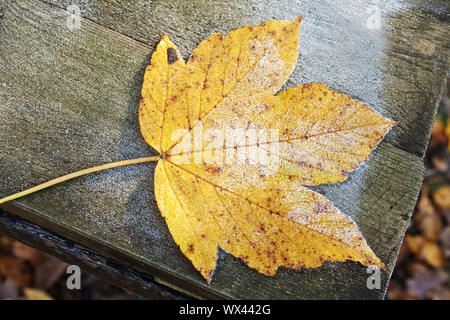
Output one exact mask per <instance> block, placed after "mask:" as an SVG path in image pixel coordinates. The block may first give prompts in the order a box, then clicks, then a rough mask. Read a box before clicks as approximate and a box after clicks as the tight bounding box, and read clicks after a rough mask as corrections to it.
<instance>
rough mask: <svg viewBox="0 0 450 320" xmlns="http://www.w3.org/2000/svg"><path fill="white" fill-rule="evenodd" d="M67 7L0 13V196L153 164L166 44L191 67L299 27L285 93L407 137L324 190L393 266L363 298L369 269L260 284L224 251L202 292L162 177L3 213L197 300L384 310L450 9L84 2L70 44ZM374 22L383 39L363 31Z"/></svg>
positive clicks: (21, 204) (68, 187)
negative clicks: (147, 75) (149, 70)
mask: <svg viewBox="0 0 450 320" xmlns="http://www.w3.org/2000/svg"><path fill="white" fill-rule="evenodd" d="M71 3H72V2H71V1H25V0H19V1H6V0H0V115H1V117H0V142H1V144H0V145H1V149H0V196H6V195H8V194H11V193H13V192H17V191H20V190H22V189H25V188H27V187H30V186H33V185H35V184H38V183H42V182H44V181H46V180H49V179H51V178H54V177H57V176H60V175H63V174H66V173H70V172H73V171H76V170H79V169H83V168H86V167H90V166H92V165H96V164H100V163H105V162H110V161H117V160H122V159H129V158H135V157H140V156H147V155H151V154H155V152H154V151H153V150H151V148H150V147H148V146H147V145H146V144H145V143H144V141H143V139H142V137H141V135H140V133H139V128H138V122H137V108H138V101H139V99H140V88H141V85H142V79H143V71H144V68H145V66H146V64H147V63H148V61H149V58H150V56H151V54H152V52H153V49H154V47H155V45H156V44H157V42H158V41H159V39H160V38H161V36H162V34H163V33H167V34H168V35H169V36H170V37H171V39H172V40H173V41H174V42H175V43H176V45H177V46H178V47H179V48H180V51H181V53H182V54H183V56H184V57H185V58H187V57H189V54H190V52H191V51H192V50H193V49H194V48H195V46H196V45H197V44H198V43H199V42H200V41H201V40H202V39H204V38H205V37H207V36H208V35H210V34H212V33H214V32H216V31H220V32H223V33H227V32H228V31H230V30H232V29H235V28H238V27H241V26H243V25H247V24H257V23H260V22H263V21H266V20H270V19H284V20H285V19H292V18H294V17H296V16H299V15H302V16H304V19H303V21H302V34H301V43H300V55H299V61H298V64H297V67H296V69H295V70H294V72H293V74H292V76H291V77H290V79H289V80H288V82H287V83H286V85H285V88H290V87H293V86H296V85H298V84H301V83H308V82H312V81H316V82H325V83H327V84H328V86H329V87H331V88H333V89H335V90H338V91H340V92H344V93H347V94H350V95H351V96H352V97H354V98H356V99H358V100H361V101H363V102H365V103H367V104H368V105H370V106H371V107H372V108H374V109H375V110H377V111H379V112H380V113H381V114H383V115H384V116H387V117H389V118H391V119H393V120H397V121H399V122H400V125H398V126H397V127H396V128H394V129H393V130H392V131H391V132H390V133H389V134H388V136H387V137H386V139H385V140H384V141H383V142H382V143H381V144H380V145H379V146H378V148H377V149H376V150H375V151H374V152H373V156H372V158H371V159H370V160H369V161H368V162H367V163H365V164H364V165H362V166H361V167H360V168H359V169H358V170H357V171H355V172H353V173H351V174H350V177H349V179H348V180H347V181H345V182H344V183H342V184H336V185H323V186H320V187H316V188H315V190H317V191H319V192H321V193H322V194H324V195H325V196H326V197H328V198H329V199H331V200H332V201H333V202H334V203H335V204H336V206H337V207H339V208H340V209H341V210H342V211H343V212H345V213H346V214H348V215H349V216H351V217H352V218H353V219H354V220H355V221H356V222H357V223H358V225H359V227H360V229H361V231H362V233H363V235H364V236H365V238H366V239H367V241H368V243H369V245H370V246H371V247H372V249H373V250H374V251H375V253H376V254H377V255H378V256H379V257H380V258H381V259H382V261H383V262H384V263H385V264H386V266H387V270H386V271H385V272H382V286H381V288H380V289H373V290H370V289H368V288H367V286H366V280H367V277H368V276H369V274H368V273H367V269H366V268H365V267H363V266H361V265H359V264H357V263H352V262H346V263H327V264H325V265H324V266H323V267H322V268H318V269H302V270H287V269H280V270H279V271H278V273H277V275H276V276H275V277H265V276H263V275H260V274H258V273H257V272H256V271H254V270H252V269H249V268H248V267H247V266H246V265H245V264H244V263H243V262H241V261H240V260H237V259H235V258H233V257H232V256H230V255H229V254H227V253H225V252H223V251H220V252H219V259H218V265H217V269H216V271H215V273H214V277H213V280H212V282H211V284H209V285H208V284H206V283H205V282H204V280H203V279H202V278H201V276H200V274H199V273H198V272H197V271H196V270H195V269H194V268H193V267H192V266H191V264H190V262H189V261H188V260H187V259H186V258H185V257H184V256H183V255H182V253H181V252H180V251H179V249H178V248H177V246H176V244H175V243H174V242H173V240H172V238H171V236H170V234H169V232H168V229H167V227H166V226H165V223H164V219H163V218H162V217H161V216H160V214H159V212H158V209H157V206H156V203H155V200H154V196H153V190H152V189H153V171H154V164H144V165H134V166H129V167H122V168H117V169H112V170H109V171H106V172H101V173H98V174H93V175H90V176H86V177H83V178H81V179H78V180H74V181H71V182H68V183H64V184H62V185H59V186H55V187H53V188H51V189H48V190H45V191H42V192H39V193H37V194H34V195H30V196H28V197H25V198H22V199H19V200H18V201H13V202H11V203H7V204H5V205H4V206H3V207H4V208H5V209H6V210H8V211H10V212H13V213H16V214H19V215H21V216H23V217H25V218H26V219H29V220H31V221H33V222H35V223H37V224H39V225H42V226H44V227H46V228H49V229H51V230H53V231H55V232H57V233H59V234H61V235H63V236H65V237H67V238H70V239H72V240H74V241H76V242H78V243H81V244H84V245H86V246H88V247H89V248H91V249H94V250H97V251H99V252H101V253H103V254H105V255H108V256H110V257H112V258H114V259H115V260H117V261H120V262H121V263H123V264H124V265H130V266H132V267H133V268H136V269H139V270H141V271H144V272H149V273H151V274H153V275H156V276H157V277H158V278H160V279H163V280H164V281H168V282H170V283H172V284H174V285H175V286H178V287H181V288H184V289H187V290H189V291H191V292H194V293H195V294H197V295H200V296H203V297H223V298H276V299H283V298H310V299H321V298H322V299H323V298H331V299H334V298H341V299H344V298H347V299H349V298H357V299H377V298H382V297H383V296H384V293H385V290H386V287H387V283H388V281H389V278H390V275H391V272H392V269H393V267H394V264H395V259H396V256H397V252H398V248H399V246H400V244H401V241H402V238H403V235H404V232H405V230H406V227H407V225H408V222H409V219H410V216H411V213H412V209H413V207H414V204H415V201H416V199H417V195H418V192H419V190H420V185H421V182H422V177H423V171H424V169H423V165H422V157H423V153H424V150H425V147H426V144H427V142H428V139H429V134H430V129H431V126H432V123H433V119H434V116H435V113H436V108H437V103H438V101H439V95H440V93H441V91H442V88H443V86H444V82H445V77H446V74H447V71H448V66H449V58H448V57H449V55H448V53H449V47H450V43H449V40H448V34H449V24H448V21H446V19H447V14H448V3H447V2H446V1H428V2H427V4H426V5H423V4H420V3H421V2H419V1H400V0H397V1H389V2H388V3H383V4H382V3H381V1H380V2H378V1H375V2H369V1H367V2H366V1H339V2H337V1H331V0H330V1H297V2H294V1H287V0H286V1H269V0H264V1H250V0H246V1H239V2H235V1H223V2H219V1H217V2H215V1H183V2H181V1H175V2H165V1H96V0H91V1H79V2H77V3H78V4H79V6H80V11H81V15H82V19H81V21H80V22H81V29H73V30H70V29H69V28H68V27H67V18H68V13H67V11H65V9H66V8H67V6H68V5H70V4H71ZM373 5H377V6H378V7H373ZM376 8H378V9H379V12H380V15H381V21H380V29H377V28H372V25H370V21H369V20H368V19H371V18H373V15H374V14H375V15H376V13H377V9H376ZM368 21H369V27H368Z"/></svg>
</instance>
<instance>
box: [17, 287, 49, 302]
mask: <svg viewBox="0 0 450 320" xmlns="http://www.w3.org/2000/svg"><path fill="white" fill-rule="evenodd" d="M23 293H24V295H25V297H26V298H27V299H28V300H53V298H52V297H51V296H50V295H49V294H48V293H47V292H45V291H44V290H41V289H36V288H25V289H23Z"/></svg>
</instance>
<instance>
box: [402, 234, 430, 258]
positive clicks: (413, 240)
mask: <svg viewBox="0 0 450 320" xmlns="http://www.w3.org/2000/svg"><path fill="white" fill-rule="evenodd" d="M424 242H425V239H424V238H423V237H422V236H420V235H417V236H412V235H409V234H407V235H406V236H405V243H406V246H407V247H408V249H409V251H411V252H412V253H413V254H417V253H418V252H419V250H420V248H421V247H422V246H423V244H424Z"/></svg>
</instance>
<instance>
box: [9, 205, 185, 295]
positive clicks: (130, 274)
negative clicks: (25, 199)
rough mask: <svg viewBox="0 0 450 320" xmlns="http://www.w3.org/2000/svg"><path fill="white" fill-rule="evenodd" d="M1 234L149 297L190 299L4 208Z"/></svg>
mask: <svg viewBox="0 0 450 320" xmlns="http://www.w3.org/2000/svg"><path fill="white" fill-rule="evenodd" d="M0 234H4V235H7V236H8V237H10V238H12V239H16V240H18V241H20V242H22V243H24V244H26V245H29V246H32V247H34V248H36V249H38V250H40V251H42V252H45V253H48V254H50V255H52V256H55V257H57V258H59V259H61V260H63V261H65V262H67V263H71V264H76V265H77V266H79V267H80V268H81V270H82V271H83V272H89V273H92V274H94V275H96V276H98V277H99V278H101V279H103V280H105V281H108V282H110V283H113V284H114V285H116V286H119V287H123V288H125V289H127V290H130V291H132V292H134V293H136V294H139V295H140V296H142V297H145V298H147V299H158V300H167V299H176V300H184V299H188V298H190V297H188V296H186V295H183V294H181V293H179V292H177V291H175V290H173V289H170V288H167V287H164V286H162V285H160V284H158V283H155V281H154V279H152V278H151V277H149V276H148V275H146V274H142V273H139V272H136V271H135V270H133V269H131V268H129V267H125V266H123V265H120V264H118V263H114V262H113V261H111V260H110V259H108V258H107V257H105V256H102V255H100V254H98V253H95V252H93V251H92V250H90V249H88V248H86V247H84V246H81V245H79V244H77V243H74V242H73V241H71V240H68V239H65V238H62V237H61V236H59V235H57V234H55V233H54V232H51V231H48V230H45V229H43V228H41V227H39V226H38V225H36V224H33V223H31V222H29V221H27V220H24V219H22V218H19V217H18V216H16V215H12V214H9V213H7V212H5V211H3V210H0Z"/></svg>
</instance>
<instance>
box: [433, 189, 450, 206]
mask: <svg viewBox="0 0 450 320" xmlns="http://www.w3.org/2000/svg"><path fill="white" fill-rule="evenodd" d="M433 201H434V203H436V205H437V206H438V207H439V208H441V209H450V186H445V187H442V188H439V189H438V190H436V192H434V193H433Z"/></svg>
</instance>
